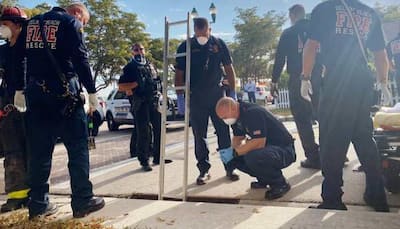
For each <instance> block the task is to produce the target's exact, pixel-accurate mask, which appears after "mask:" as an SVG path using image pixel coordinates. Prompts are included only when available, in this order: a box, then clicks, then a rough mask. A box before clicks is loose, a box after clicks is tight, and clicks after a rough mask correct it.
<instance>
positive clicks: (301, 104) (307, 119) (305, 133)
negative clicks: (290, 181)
mask: <svg viewBox="0 0 400 229" xmlns="http://www.w3.org/2000/svg"><path fill="white" fill-rule="evenodd" d="M300 87H301V79H300V76H299V75H291V76H290V79H289V102H290V110H291V111H292V114H293V118H294V121H295V123H296V127H297V131H298V132H299V136H300V140H301V144H302V146H303V149H304V153H305V155H306V157H307V159H310V160H312V161H319V146H318V144H317V143H316V142H315V136H314V130H313V128H312V120H313V110H312V104H311V103H310V102H308V101H307V100H305V99H303V97H301V94H300Z"/></svg>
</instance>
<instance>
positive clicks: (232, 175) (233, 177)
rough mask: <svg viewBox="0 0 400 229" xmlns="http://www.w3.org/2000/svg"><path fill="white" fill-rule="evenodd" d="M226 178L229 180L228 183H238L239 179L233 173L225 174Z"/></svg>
mask: <svg viewBox="0 0 400 229" xmlns="http://www.w3.org/2000/svg"><path fill="white" fill-rule="evenodd" d="M226 177H227V178H228V179H229V180H230V181H238V180H239V179H240V178H239V175H237V174H236V173H234V172H226Z"/></svg>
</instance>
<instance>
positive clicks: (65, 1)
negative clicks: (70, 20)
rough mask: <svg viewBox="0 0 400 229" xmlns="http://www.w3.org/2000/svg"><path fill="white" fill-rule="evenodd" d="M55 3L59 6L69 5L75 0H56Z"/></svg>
mask: <svg viewBox="0 0 400 229" xmlns="http://www.w3.org/2000/svg"><path fill="white" fill-rule="evenodd" d="M56 2H57V5H58V6H60V7H66V6H69V5H70V4H71V3H73V2H76V0H57V1H56Z"/></svg>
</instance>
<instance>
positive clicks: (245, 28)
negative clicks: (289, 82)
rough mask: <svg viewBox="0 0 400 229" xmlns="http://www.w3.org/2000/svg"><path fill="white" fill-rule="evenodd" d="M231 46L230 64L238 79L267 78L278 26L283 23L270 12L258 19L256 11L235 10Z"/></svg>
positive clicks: (278, 30) (280, 18)
mask: <svg viewBox="0 0 400 229" xmlns="http://www.w3.org/2000/svg"><path fill="white" fill-rule="evenodd" d="M236 11H237V14H238V15H237V20H235V21H234V26H235V29H236V32H237V33H236V35H235V43H234V44H231V48H232V50H233V54H232V56H233V60H234V65H235V69H236V73H237V76H238V77H239V78H243V79H248V78H255V79H256V80H257V79H260V78H267V77H268V76H269V75H270V74H269V72H268V64H269V63H270V61H271V59H272V58H273V52H274V50H275V47H276V45H277V41H278V37H279V35H280V32H281V26H282V25H283V23H284V22H285V17H284V16H283V15H280V14H277V13H275V12H274V11H270V12H267V13H266V14H264V15H263V16H258V15H257V13H256V11H257V7H254V8H250V9H240V8H237V9H236Z"/></svg>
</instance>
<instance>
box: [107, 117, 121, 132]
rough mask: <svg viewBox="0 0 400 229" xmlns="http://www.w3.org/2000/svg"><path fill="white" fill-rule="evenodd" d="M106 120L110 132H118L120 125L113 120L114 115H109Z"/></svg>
mask: <svg viewBox="0 0 400 229" xmlns="http://www.w3.org/2000/svg"><path fill="white" fill-rule="evenodd" d="M106 118H107V127H108V130H110V131H116V130H118V127H119V125H118V123H116V122H115V121H114V118H113V116H112V114H110V113H108V114H107V117H106Z"/></svg>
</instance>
